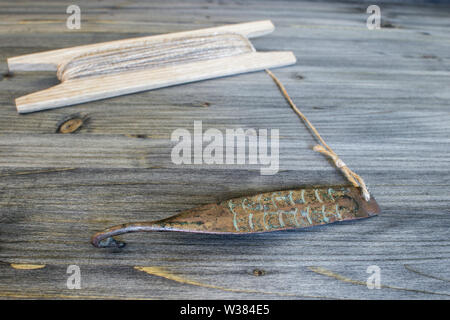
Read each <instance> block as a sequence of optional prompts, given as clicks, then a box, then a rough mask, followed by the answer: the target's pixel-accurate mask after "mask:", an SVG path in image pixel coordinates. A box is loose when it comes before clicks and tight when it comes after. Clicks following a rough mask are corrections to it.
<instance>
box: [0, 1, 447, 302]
mask: <svg viewBox="0 0 450 320" xmlns="http://www.w3.org/2000/svg"><path fill="white" fill-rule="evenodd" d="M78 3H79V5H80V7H81V14H82V24H81V29H80V30H68V29H67V28H66V27H65V19H66V18H67V14H66V13H65V11H66V8H67V4H66V3H64V2H63V1H59V2H58V1H55V2H51V3H46V2H40V1H2V2H1V3H0V18H1V19H0V70H1V77H0V261H1V262H0V270H1V272H0V297H1V298H3V299H7V298H79V297H85V298H123V299H127V298H144V299H158V298H162V299H180V298H195V299H208V298H237V299H240V298H268V299H272V298H273V299H300V298H335V299H350V298H354V299H361V298H367V299H374V298H382V299H391V298H400V299H410V298H412V299H449V297H450V284H449V283H450V274H449V270H450V237H449V236H450V232H449V226H450V210H449V209H450V188H449V186H450V174H449V171H450V170H449V169H450V160H449V156H450V144H449V143H450V139H449V134H450V111H449V110H450V108H449V106H450V82H449V81H448V79H449V75H450V50H449V49H450V34H449V33H448V28H449V25H448V21H449V16H450V7H449V6H447V5H426V4H408V5H399V4H395V3H393V4H389V3H388V4H385V5H381V6H380V7H381V13H382V26H384V27H382V29H381V30H375V31H370V30H368V29H367V28H366V25H365V22H366V19H367V16H368V14H366V12H365V11H366V8H367V6H368V5H369V4H368V3H364V2H362V3H358V2H344V3H328V2H319V3H316V2H293V1H249V2H246V3H241V2H211V1H192V0H189V1H185V2H181V3H178V2H172V1H152V2H146V1H141V0H139V1H110V2H105V1H98V2H97V1H86V2H81V1H79V2H78ZM263 19H271V20H272V21H273V23H274V25H275V27H276V29H275V31H274V33H272V34H270V35H266V36H264V37H261V38H256V39H253V40H252V43H253V44H254V46H255V48H256V49H257V50H258V51H273V50H292V51H293V52H294V53H295V55H296V57H297V60H298V61H297V64H296V65H294V66H292V67H287V68H282V69H276V70H274V72H275V74H276V75H277V76H278V77H279V78H280V79H281V81H283V83H284V84H285V86H286V87H287V89H288V91H289V93H290V94H291V96H292V98H293V99H294V101H295V102H296V103H297V104H298V105H299V107H300V108H301V109H302V111H304V113H306V114H307V116H308V117H309V118H310V120H311V121H312V122H313V123H314V124H315V125H316V126H317V128H318V129H319V131H320V132H321V133H322V135H323V136H324V137H325V139H326V140H327V141H328V143H329V144H330V145H331V146H332V147H333V148H334V149H335V151H336V152H337V153H338V154H339V155H340V156H341V157H342V159H343V160H344V161H345V162H346V163H347V164H348V165H349V166H350V167H351V168H352V169H354V170H355V171H356V172H358V173H359V174H360V175H362V176H363V177H364V178H365V180H366V182H367V183H368V185H369V188H370V190H371V191H372V193H373V195H374V196H375V197H376V199H377V201H378V203H379V205H380V206H381V208H382V215H380V216H379V217H376V218H371V219H368V220H364V221H356V222H348V223H341V224H335V225H329V226H324V227H317V228H312V229H309V230H305V231H288V232H277V233H271V234H258V235H251V236H250V235H249V236H216V235H213V236H206V235H196V234H177V233H153V234H150V233H149V234H135V235H126V236H124V237H123V239H124V240H126V241H127V242H128V246H126V247H125V248H123V249H120V250H119V249H106V250H101V249H96V248H94V247H92V246H91V245H90V243H89V238H90V236H91V235H92V234H93V233H94V232H96V231H98V230H101V229H103V228H105V227H108V226H111V225H114V224H118V223H122V222H128V221H141V220H151V219H157V218H163V217H168V216H170V215H172V214H175V213H177V212H179V211H181V210H184V209H188V208H192V207H194V206H196V205H200V204H205V203H208V202H213V201H220V200H224V199H226V198H230V197H236V196H242V195H245V194H252V193H257V192H264V191H271V190H277V189H282V188H283V189H285V188H293V187H298V186H301V185H307V184H324V183H333V184H336V183H343V182H345V181H344V179H343V178H342V177H341V176H340V174H339V173H337V172H336V170H335V169H334V168H333V167H332V166H331V165H330V163H329V162H328V161H327V160H326V159H325V158H324V157H323V156H322V155H320V154H316V153H315V152H313V151H312V150H311V146H312V145H313V144H314V140H313V139H312V137H311V135H310V134H309V132H308V131H307V130H306V129H305V128H304V126H303V125H302V124H301V122H300V121H299V119H298V118H297V117H296V116H295V114H294V113H293V112H292V110H291V109H290V108H289V106H288V105H287V104H286V103H285V101H284V99H283V97H282V96H281V95H280V93H279V91H278V90H277V88H276V86H275V85H274V83H273V82H272V80H271V79H270V78H269V77H268V75H267V74H265V73H263V72H258V73H251V74H245V75H240V76H236V77H228V78H221V79H215V80H210V81H205V82H198V83H193V84H188V85H182V86H176V87H170V88H165V89H160V90H154V91H148V92H143V93H138V94H133V95H127V96H122V97H117V98H113V99H108V100H102V101H96V102H92V103H86V104H83V105H78V106H72V107H67V108H61V109H57V110H51V111H46V112H39V113H33V114H29V115H18V114H17V112H16V110H15V106H14V103H13V101H14V98H16V97H18V96H22V95H25V94H28V93H30V92H35V91H38V90H42V89H45V88H48V87H50V86H52V85H55V84H57V80H56V77H55V75H54V74H53V73H48V72H33V73H14V74H10V73H8V72H7V65H6V58H8V57H12V56H17V55H20V54H28V53H33V52H39V51H43V50H53V49H59V48H64V47H70V46H75V45H84V44H91V43H96V42H104V41H112V40H119V39H126V38H129V37H138V36H147V35H155V34H162V33H168V32H177V31H186V30H192V29H198V28H206V27H214V26H218V25H223V24H227V23H238V22H246V21H253V20H263ZM74 114H76V117H78V118H81V119H83V125H82V126H81V128H80V129H79V130H77V131H76V132H75V133H73V134H61V133H58V127H59V126H60V124H61V122H62V121H64V120H65V119H68V117H70V116H72V117H73V115H74ZM196 120H201V121H202V122H203V129H204V130H206V129H208V128H217V129H220V130H225V129H226V128H230V129H233V128H255V129H259V128H263V129H264V128H268V129H273V128H274V129H279V130H280V172H279V173H278V174H276V175H273V176H262V175H260V171H259V166H254V165H252V166H250V165H240V166H236V165H229V166H226V165H221V166H220V165H214V166H212V165H190V166H189V165H184V166H177V165H174V164H173V163H172V161H171V159H170V152H171V149H172V147H173V146H174V143H173V142H171V141H170V136H171V133H172V132H173V131H174V130H175V129H177V128H186V129H188V130H191V131H192V130H193V123H194V121H196ZM11 264H16V265H15V267H13V266H11ZM17 264H19V265H23V268H20V267H17ZM30 265H31V266H30ZM32 265H37V267H36V268H34V269H30V270H27V268H32ZM69 265H78V266H79V267H80V270H81V289H79V290H77V289H74V290H70V289H68V288H67V286H66V282H67V278H68V276H69V275H68V274H67V273H66V272H67V267H68V266H69ZM371 265H377V266H379V267H380V269H381V285H382V288H381V289H379V290H376V289H375V290H369V289H368V288H367V287H366V280H367V278H368V276H369V274H368V273H367V272H366V270H367V268H368V267H369V266H371ZM136 267H146V268H147V269H143V268H140V269H139V268H136Z"/></svg>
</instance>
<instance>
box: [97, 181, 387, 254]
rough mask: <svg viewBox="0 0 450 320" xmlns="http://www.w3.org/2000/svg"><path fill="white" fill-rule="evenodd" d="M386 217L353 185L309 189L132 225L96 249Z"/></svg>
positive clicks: (102, 236) (103, 235)
mask: <svg viewBox="0 0 450 320" xmlns="http://www.w3.org/2000/svg"><path fill="white" fill-rule="evenodd" d="M379 213H380V208H379V207H378V204H377V202H376V201H375V199H374V198H373V197H371V198H370V200H369V201H366V200H365V199H364V198H363V197H362V196H361V192H360V189H359V188H357V187H349V186H333V187H307V188H303V189H296V190H285V191H276V192H268V193H261V194H257V195H254V196H251V197H241V198H235V199H230V200H227V201H223V202H220V203H214V204H208V205H204V206H200V207H197V208H194V209H190V210H186V211H183V212H181V213H180V214H177V215H175V216H172V217H170V218H167V219H162V220H158V221H153V222H137V223H126V224H121V225H118V226H114V227H111V228H108V229H106V230H104V231H102V232H99V233H96V234H95V235H94V236H93V237H92V241H91V242H92V244H93V245H94V246H95V247H122V246H124V245H125V244H124V243H123V242H118V241H117V240H115V239H113V238H112V237H113V236H116V235H120V234H124V233H129V232H141V231H180V232H195V233H208V234H246V233H259V232H269V231H277V230H287V229H297V228H306V227H311V226H316V225H322V224H328V223H333V222H337V221H345V220H355V219H361V218H368V217H371V216H374V215H377V214H379Z"/></svg>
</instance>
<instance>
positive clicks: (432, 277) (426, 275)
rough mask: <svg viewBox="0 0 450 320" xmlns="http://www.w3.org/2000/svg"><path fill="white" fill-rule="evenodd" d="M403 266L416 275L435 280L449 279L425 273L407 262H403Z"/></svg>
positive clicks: (447, 280) (448, 280)
mask: <svg viewBox="0 0 450 320" xmlns="http://www.w3.org/2000/svg"><path fill="white" fill-rule="evenodd" d="M404 267H405V269H406V270H408V271H411V272H413V273H415V274H418V275H420V276H422V277H427V278H431V279H435V280H440V281H446V282H450V279H445V278H440V277H436V276H433V275H431V274H426V273H425V272H422V271H419V270H416V269H414V268H413V267H411V266H410V265H408V264H405V265H404Z"/></svg>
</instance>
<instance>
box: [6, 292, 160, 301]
mask: <svg viewBox="0 0 450 320" xmlns="http://www.w3.org/2000/svg"><path fill="white" fill-rule="evenodd" d="M0 297H6V298H17V299H19V298H22V299H36V298H39V299H50V298H59V299H106V298H107V299H118V298H120V299H124V300H151V298H139V297H138V298H127V297H111V296H95V295H85V296H84V295H67V294H45V293H42V292H38V293H25V294H22V293H17V292H8V291H0Z"/></svg>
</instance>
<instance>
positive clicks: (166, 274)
mask: <svg viewBox="0 0 450 320" xmlns="http://www.w3.org/2000/svg"><path fill="white" fill-rule="evenodd" d="M134 269H136V270H139V271H143V272H146V273H148V274H150V275H153V276H157V277H162V278H165V279H168V280H172V281H176V282H178V283H183V284H189V285H193V286H198V287H204V288H211V289H217V290H223V291H229V292H239V293H259V294H269V295H278V296H288V297H302V298H326V299H336V298H330V297H324V296H309V295H302V294H294V293H287V292H270V291H258V290H251V289H234V288H225V287H221V286H216V285H212V284H208V283H203V282H199V281H196V280H191V279H187V278H184V277H182V276H178V275H176V274H173V273H171V272H170V271H168V270H167V269H165V268H163V267H155V266H154V267H140V266H135V267H134Z"/></svg>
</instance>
